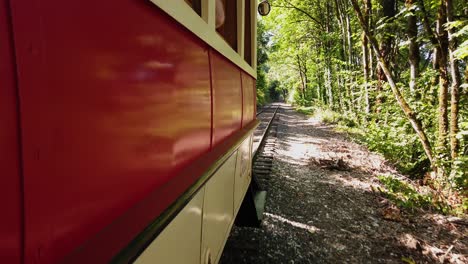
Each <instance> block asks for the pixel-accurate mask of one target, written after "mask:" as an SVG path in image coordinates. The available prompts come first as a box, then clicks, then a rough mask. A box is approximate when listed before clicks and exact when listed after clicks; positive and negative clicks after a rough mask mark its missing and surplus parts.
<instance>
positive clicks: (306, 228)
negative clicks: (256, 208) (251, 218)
mask: <svg viewBox="0 0 468 264" xmlns="http://www.w3.org/2000/svg"><path fill="white" fill-rule="evenodd" d="M264 215H266V216H268V217H271V218H273V219H275V220H278V221H280V222H283V223H286V224H289V225H292V226H294V227H298V228H301V229H305V230H307V231H309V232H310V233H315V232H317V231H320V229H319V228H317V227H315V226H311V225H307V224H303V223H299V222H296V221H292V220H289V219H286V218H284V217H282V216H279V215H275V214H270V213H264Z"/></svg>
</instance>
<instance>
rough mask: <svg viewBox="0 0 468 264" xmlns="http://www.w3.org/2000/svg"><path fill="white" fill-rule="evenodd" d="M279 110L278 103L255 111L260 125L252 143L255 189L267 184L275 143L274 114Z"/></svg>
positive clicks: (275, 118)
mask: <svg viewBox="0 0 468 264" xmlns="http://www.w3.org/2000/svg"><path fill="white" fill-rule="evenodd" d="M280 110H281V107H280V105H275V104H273V105H270V106H267V107H264V108H262V109H261V111H259V112H258V113H257V119H259V120H260V125H259V126H258V128H257V129H256V130H255V132H254V138H253V144H252V156H253V159H252V162H253V164H252V181H253V185H254V186H255V188H256V189H257V190H264V189H265V188H264V187H266V186H267V185H268V184H267V181H268V178H269V175H270V172H271V168H272V164H273V157H274V149H275V145H276V127H277V124H275V121H276V120H277V115H276V114H277V113H278V112H279V111H280Z"/></svg>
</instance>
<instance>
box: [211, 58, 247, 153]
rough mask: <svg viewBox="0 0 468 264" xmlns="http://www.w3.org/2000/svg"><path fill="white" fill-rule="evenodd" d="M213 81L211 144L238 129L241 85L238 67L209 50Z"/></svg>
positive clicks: (240, 115)
mask: <svg viewBox="0 0 468 264" xmlns="http://www.w3.org/2000/svg"><path fill="white" fill-rule="evenodd" d="M210 58H211V73H212V75H211V76H212V77H211V78H212V83H213V144H214V145H215V144H219V143H220V142H221V141H222V140H224V139H226V138H227V137H229V136H230V135H232V134H233V133H234V132H236V131H237V130H239V129H240V127H241V122H242V87H241V77H240V74H239V69H238V68H237V67H235V66H234V65H233V64H232V63H231V62H229V61H228V60H227V59H226V58H224V57H222V56H221V55H220V54H218V53H217V52H214V51H212V52H211V56H210Z"/></svg>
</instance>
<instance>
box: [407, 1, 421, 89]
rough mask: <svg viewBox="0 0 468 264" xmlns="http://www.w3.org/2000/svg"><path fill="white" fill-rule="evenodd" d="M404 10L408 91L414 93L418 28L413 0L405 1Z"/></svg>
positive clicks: (418, 56)
mask: <svg viewBox="0 0 468 264" xmlns="http://www.w3.org/2000/svg"><path fill="white" fill-rule="evenodd" d="M405 4H406V8H407V9H409V10H410V11H409V16H408V28H407V31H406V34H407V35H408V41H409V63H410V91H411V92H412V93H414V92H415V91H416V80H417V78H418V76H419V60H420V55H419V43H418V42H417V38H418V27H417V24H416V23H417V20H416V15H415V10H414V7H415V5H414V4H415V0H406V3H405Z"/></svg>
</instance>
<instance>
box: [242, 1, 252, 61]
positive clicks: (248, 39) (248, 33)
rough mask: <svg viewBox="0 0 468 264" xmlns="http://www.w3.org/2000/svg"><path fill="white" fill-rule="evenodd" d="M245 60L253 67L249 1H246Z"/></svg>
mask: <svg viewBox="0 0 468 264" xmlns="http://www.w3.org/2000/svg"><path fill="white" fill-rule="evenodd" d="M244 1H245V4H244V8H245V9H244V20H245V21H244V60H245V61H246V62H247V63H248V64H249V65H250V66H252V14H251V5H250V1H249V0H244Z"/></svg>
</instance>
